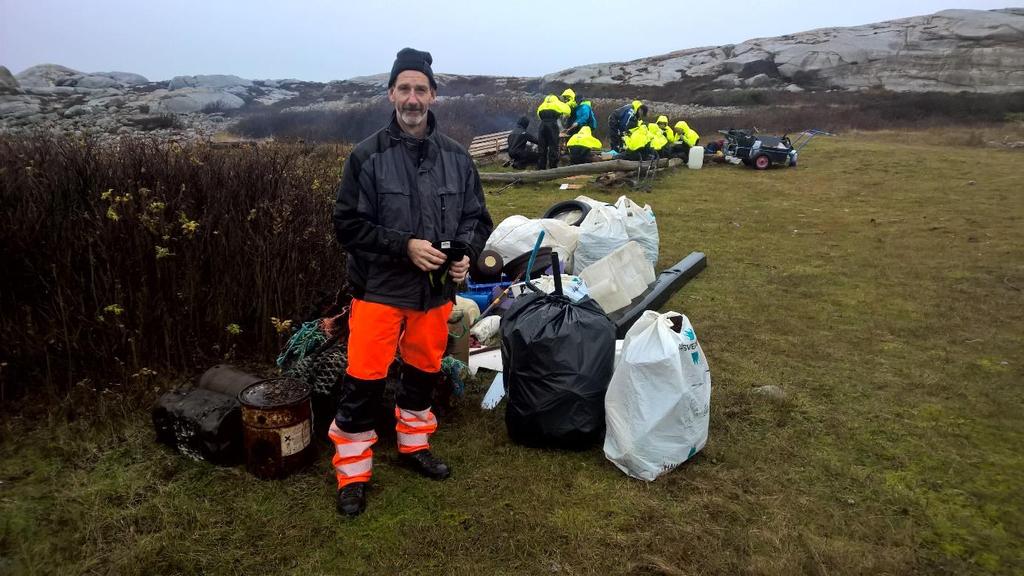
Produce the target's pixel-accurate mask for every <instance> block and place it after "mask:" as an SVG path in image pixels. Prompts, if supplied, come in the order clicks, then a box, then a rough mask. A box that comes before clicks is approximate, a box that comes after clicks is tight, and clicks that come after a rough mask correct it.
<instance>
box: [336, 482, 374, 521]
mask: <svg viewBox="0 0 1024 576" xmlns="http://www.w3.org/2000/svg"><path fill="white" fill-rule="evenodd" d="M366 488H367V485H366V482H353V483H351V484H346V485H344V486H343V487H341V488H339V489H338V499H337V502H336V505H337V507H338V514H341V515H343V516H349V517H352V516H359V515H360V514H362V513H363V510H366Z"/></svg>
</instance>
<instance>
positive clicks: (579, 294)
mask: <svg viewBox="0 0 1024 576" xmlns="http://www.w3.org/2000/svg"><path fill="white" fill-rule="evenodd" d="M532 282H533V286H534V287H535V288H536V289H538V290H540V291H541V292H544V293H545V294H551V293H553V292H554V291H555V277H554V276H552V275H551V274H545V275H543V276H541V277H540V278H535V279H534V280H533V281H532ZM508 292H509V295H510V296H511V297H513V298H518V297H520V296H522V295H524V294H531V293H532V292H533V290H530V287H529V286H527V285H526V282H517V283H515V284H513V285H512V286H511V287H510V288H509V291H508ZM562 294H564V295H565V296H566V297H568V298H569V299H570V300H572V301H573V302H579V301H580V300H582V299H583V298H584V297H585V296H588V295H589V292H588V291H587V284H586V283H585V282H584V281H583V279H582V278H580V277H579V276H570V275H569V274H562Z"/></svg>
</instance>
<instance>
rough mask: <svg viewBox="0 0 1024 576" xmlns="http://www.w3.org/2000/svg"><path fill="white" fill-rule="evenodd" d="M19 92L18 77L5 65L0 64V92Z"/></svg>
mask: <svg viewBox="0 0 1024 576" xmlns="http://www.w3.org/2000/svg"><path fill="white" fill-rule="evenodd" d="M17 92H21V86H19V85H18V79H17V78H15V77H14V74H11V71H10V70H8V69H7V67H6V66H0V94H12V93H17Z"/></svg>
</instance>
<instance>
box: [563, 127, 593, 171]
mask: <svg viewBox="0 0 1024 576" xmlns="http://www.w3.org/2000/svg"><path fill="white" fill-rule="evenodd" d="M566 147H567V148H569V161H570V162H572V163H573V164H586V163H587V162H593V161H594V160H593V157H594V153H595V152H598V153H599V152H600V151H601V141H600V140H598V139H597V138H594V135H593V134H591V132H590V126H584V127H582V128H580V130H579V132H577V133H575V134H573V135H572V137H570V138H569V142H568V143H567V144H566Z"/></svg>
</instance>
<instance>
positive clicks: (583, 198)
mask: <svg viewBox="0 0 1024 576" xmlns="http://www.w3.org/2000/svg"><path fill="white" fill-rule="evenodd" d="M576 201H577V202H583V203H584V204H586V205H588V206H590V207H591V208H596V207H598V206H608V203H607V202H602V201H600V200H594V199H593V198H591V197H590V196H584V195H582V194H580V195H579V196H577V197H576Z"/></svg>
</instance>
